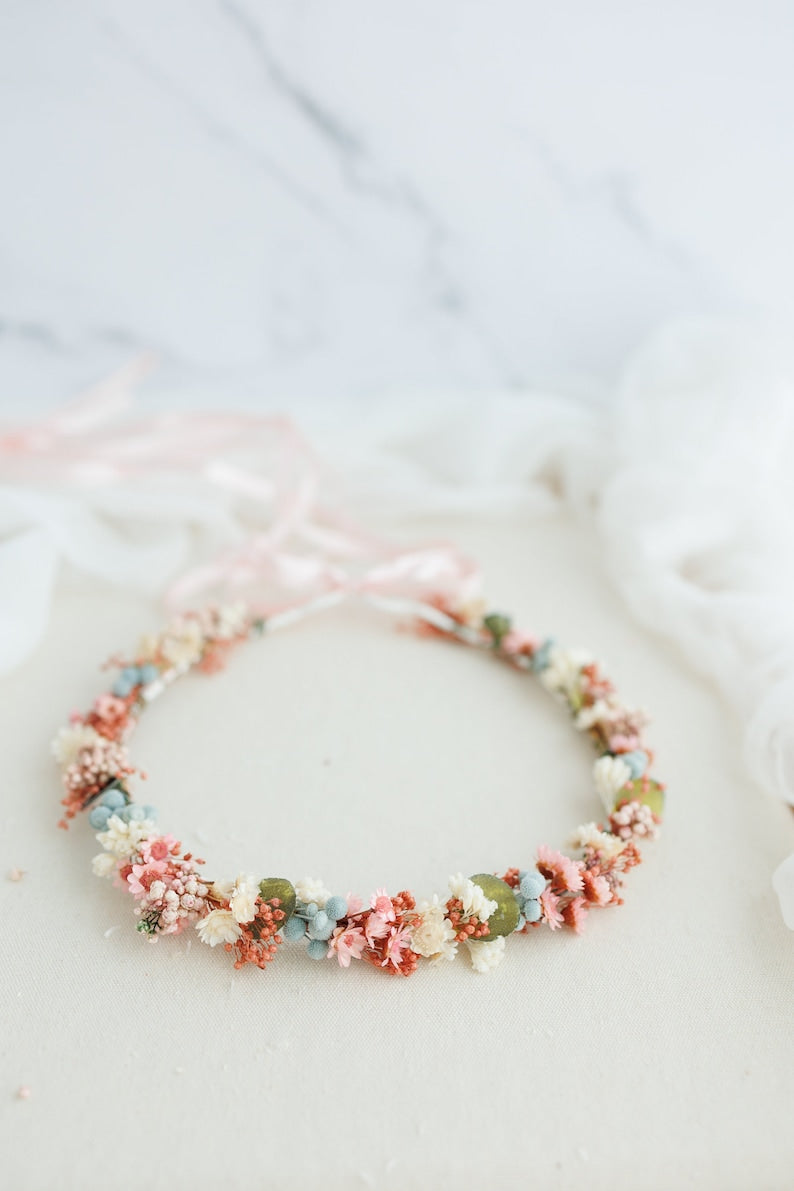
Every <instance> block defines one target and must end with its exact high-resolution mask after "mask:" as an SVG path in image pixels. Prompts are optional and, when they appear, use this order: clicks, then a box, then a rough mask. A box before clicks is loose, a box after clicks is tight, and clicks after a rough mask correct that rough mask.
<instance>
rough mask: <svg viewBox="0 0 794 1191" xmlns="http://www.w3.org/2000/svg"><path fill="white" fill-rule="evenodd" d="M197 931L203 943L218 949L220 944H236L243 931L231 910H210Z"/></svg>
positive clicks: (200, 920) (198, 923) (200, 921)
mask: <svg viewBox="0 0 794 1191" xmlns="http://www.w3.org/2000/svg"><path fill="white" fill-rule="evenodd" d="M196 930H197V931H198V934H199V938H200V939H201V941H202V943H207V944H208V945H209V946H210V947H217V946H218V944H219V943H234V941H235V940H236V939H239V937H240V934H241V931H240V927H239V925H238V923H237V919H236V918H235V916H234V914H233V913H232V912H231V910H210V912H209V914H206V915H205V916H204V917H203V918H199V920H198V922H197V923H196Z"/></svg>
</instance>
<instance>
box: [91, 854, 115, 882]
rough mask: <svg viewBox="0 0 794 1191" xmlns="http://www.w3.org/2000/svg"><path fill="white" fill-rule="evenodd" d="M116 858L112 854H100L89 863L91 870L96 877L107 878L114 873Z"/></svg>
mask: <svg viewBox="0 0 794 1191" xmlns="http://www.w3.org/2000/svg"><path fill="white" fill-rule="evenodd" d="M116 863H117V862H116V857H115V856H114V855H113V854H112V852H100V853H99V855H98V856H95V857H94V859H93V860H92V861H91V868H92V869H93V871H94V875H95V876H97V877H109V876H110V874H111V873H114V872H115V871H116Z"/></svg>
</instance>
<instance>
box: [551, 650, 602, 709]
mask: <svg viewBox="0 0 794 1191" xmlns="http://www.w3.org/2000/svg"><path fill="white" fill-rule="evenodd" d="M592 661H593V657H592V655H591V654H589V653H587V651H586V650H584V649H561V648H560V647H559V646H558V645H555V646H553V647H552V648H551V650H550V651H549V664H548V666H547V667H546V669H545V670H541V671H540V681H541V682H542V683H543V685H544V686H545V687H546V689H547V690H549V691H551V692H552V693H553V694H555V695H560V696H561V697H562V698H565V699H568V698H570V696H571V695H572V694H574V692H575V691H577V690H578V687H579V676H580V674H581V672H582V667H583V666H588V665H589V664H590V663H591V662H592Z"/></svg>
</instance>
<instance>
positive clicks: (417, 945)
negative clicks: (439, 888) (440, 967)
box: [411, 893, 458, 960]
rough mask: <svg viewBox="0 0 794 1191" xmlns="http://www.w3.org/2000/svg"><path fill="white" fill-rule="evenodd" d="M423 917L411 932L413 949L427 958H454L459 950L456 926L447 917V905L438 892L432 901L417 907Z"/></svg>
mask: <svg viewBox="0 0 794 1191" xmlns="http://www.w3.org/2000/svg"><path fill="white" fill-rule="evenodd" d="M417 911H418V913H419V915H420V917H421V919H422V921H421V923H420V924H419V925H418V926H415V927H414V928H413V931H412V933H411V950H412V951H415V952H416V954H417V955H424V956H425V957H426V958H427V959H433V960H442V959H454V958H455V956H456V955H457V952H458V944H457V942H456V940H455V928H454V926H453V925H452V923H451V922H450V921H449V919H448V918H447V917H446V907H445V906H444V905H443V904H442V902H441V901H439V897H438V894H437V893H434V894H433V898H432V900H431V901H424V902H422V903H421V905H419V906H418V907H417Z"/></svg>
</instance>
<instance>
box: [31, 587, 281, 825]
mask: <svg viewBox="0 0 794 1191" xmlns="http://www.w3.org/2000/svg"><path fill="white" fill-rule="evenodd" d="M261 628H262V621H261V620H257V619H256V618H253V617H252V616H251V615H250V614H249V613H248V611H247V610H246V608H245V606H244V605H242V604H235V605H232V606H230V607H222V608H218V607H210V608H206V609H204V610H203V611H201V612H185V613H181V614H180V615H179V616H177V617H175V618H174V619H173V620H172V621H171V623H170V624H169V625H167V626H166V628H165V629H164V631H163V632H162V633H160V634H159V635H154V634H149V635H147V636H145V637H143V638H142V639H141V642H140V644H139V647H138V651H137V654H136V657H135V658H134V659H133V660H131V661H130V660H125V659H124V658H120V657H116V658H113V659H112V660H111V663H110V664H111V665H114V666H116V667H117V668H118V671H119V673H118V675H117V677H116V679H115V680H114V682H113V683H112V685H111V689H110V690H109V691H106V692H105V693H103V694H101V695H99V697H98V698H97V699H96V700H95V701H94V705H93V707H91V709H90V710H89V711H88V712H86V713H85V714H84V715H81V714H80V713H79V712H73V713H72V715H71V716H70V719H69V724H68V725H67V726H66V727H65V728H61V730H60V731H59V732H58V734H57V736H56V737H55V739H54V741H53V743H52V752H53V755H54V756H55V759H56V761H57V762H58V763H59V765H60V766H61V771H62V778H63V784H64V787H65V796H64V798H63V799H62V805H63V806H64V807H65V808H66V809H65V812H64V816H63V819H62V820H61V822H60V824H59V826H61V827H66V826H68V821H69V820H70V819H73V818H74V817H75V815H77V814H78V813H79V812H80V811H82V810H85V809H86V808H87V807H89V806H91V805H92V803H94V802H95V800H96V799H97V798H99V796H100V795H101V794H102V792H103V791H105V790H107V789H108V787H110V786H111V785H116V786H118V787H119V788H121V789H123V790H126V787H127V784H128V779H129V778H130V777H132V775H133V774H134V773H135V772H136V770H135V768H134V767H133V766H132V765H131V763H130V758H129V754H128V752H127V748H126V744H125V742H126V740H127V739H128V737H129V736H130V734H131V733H132V731H133V729H134V727H135V724H136V723H137V717H138V715H139V714H140V712H141V710H142V709H143V707H145V706H146V704H147V703H148V702H150V701H151V700H152V699H153V698H154V697H155V696H156V695H158V694H159V693H160V692H161V691H162V690H164V689H165V687H166V686H167V685H168V683H170V682H172V681H173V680H174V679H175V678H177V677H178V676H179V675H180V674H182V673H184V672H185V671H186V670H187V669H189V668H190V667H191V666H197V667H198V668H199V669H203V670H207V671H213V670H217V669H218V668H219V667H220V666H222V665H223V663H224V661H225V659H226V656H227V654H228V652H229V650H230V649H231V648H232V646H234V645H236V644H237V643H238V642H240V641H242V640H245V638H246V637H247V636H248V635H249V634H250V633H251V632H252V631H261ZM125 801H127V798H126V796H125Z"/></svg>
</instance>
